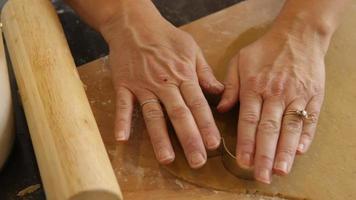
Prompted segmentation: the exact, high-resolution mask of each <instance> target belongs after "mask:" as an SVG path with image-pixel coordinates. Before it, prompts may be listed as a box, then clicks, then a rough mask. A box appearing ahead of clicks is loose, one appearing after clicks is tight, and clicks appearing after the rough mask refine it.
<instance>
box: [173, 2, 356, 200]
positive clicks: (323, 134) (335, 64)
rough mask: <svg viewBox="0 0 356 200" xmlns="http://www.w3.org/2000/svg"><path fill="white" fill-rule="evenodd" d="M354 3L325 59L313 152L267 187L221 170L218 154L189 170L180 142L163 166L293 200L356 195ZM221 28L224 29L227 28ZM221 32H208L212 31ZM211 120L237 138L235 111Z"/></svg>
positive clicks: (244, 39)
mask: <svg viewBox="0 0 356 200" xmlns="http://www.w3.org/2000/svg"><path fill="white" fill-rule="evenodd" d="M355 6H356V4H355V3H354V4H353V6H352V7H351V8H350V10H349V11H348V12H347V14H346V17H345V18H344V20H343V22H342V24H341V27H340V28H339V30H338V31H337V33H336V34H335V36H334V38H333V41H332V43H331V46H330V49H329V51H328V54H327V57H326V71H327V72H326V73H327V83H326V97H325V102H324V107H323V110H322V113H321V117H320V121H319V126H318V131H317V136H316V138H315V140H314V142H313V145H312V147H311V150H310V151H309V152H308V153H307V154H306V155H304V156H300V157H298V158H297V159H296V163H295V164H294V167H293V170H292V173H291V174H290V175H289V176H287V177H277V176H275V177H274V178H273V183H272V185H270V186H267V185H263V184H258V183H256V182H254V181H246V180H242V179H238V178H236V177H235V176H233V175H232V174H231V173H229V172H228V171H227V170H226V169H225V168H224V166H223V164H222V162H221V157H220V156H212V157H210V158H209V159H208V162H207V164H206V166H205V167H203V168H202V169H199V170H192V169H190V168H189V166H188V164H187V162H186V161H185V158H184V154H183V152H182V150H181V148H180V147H179V145H177V148H176V152H179V153H177V158H176V161H175V163H174V164H173V165H171V166H169V167H167V169H168V170H169V171H170V172H171V173H173V174H175V175H176V176H178V177H181V178H182V179H184V180H187V181H189V182H193V183H195V184H198V185H202V186H205V187H210V188H214V189H220V190H228V191H237V192H251V193H255V192H259V193H263V194H268V195H278V194H282V196H284V197H286V198H297V199H320V200H324V199H340V200H341V199H356V190H355V188H356V182H355V180H356V135H355V131H356V123H355V121H356V106H355V102H356V90H355V85H356V57H355V52H356V35H355V33H356V24H355V19H356V7H355ZM209 23H210V22H207V24H209ZM222 26H223V25H222ZM267 27H268V26H267V25H263V24H262V26H256V27H254V28H251V29H248V30H247V31H246V32H244V33H242V34H240V35H239V37H237V40H235V41H233V42H231V43H230V45H229V46H228V48H227V50H226V51H225V52H224V53H222V54H221V55H219V56H217V55H214V56H213V57H220V60H221V61H222V62H217V63H216V65H213V67H214V66H215V67H216V68H214V69H215V71H223V70H221V69H222V68H224V67H225V66H226V63H227V60H226V59H229V58H230V55H231V54H232V53H231V52H233V54H234V53H236V52H238V50H239V49H240V48H241V47H243V46H245V45H246V44H248V43H250V42H251V41H253V40H256V39H257V38H258V37H259V36H260V35H262V34H263V33H264V32H265V31H266V29H267ZM219 31H225V32H228V31H229V27H227V30H219ZM219 31H213V32H212V33H211V34H212V35H215V34H216V32H219ZM230 33H231V32H230ZM215 37H218V36H217V35H216V36H215ZM212 38H214V36H212ZM207 57H208V59H209V56H207ZM215 59H216V58H215ZM218 60H219V59H218ZM221 64H223V65H221ZM311 67H312V66H311ZM215 119H216V121H217V124H218V126H219V129H220V131H221V132H222V134H223V136H224V137H225V138H226V137H228V138H230V139H232V140H235V141H236V137H235V135H236V131H235V130H236V129H235V128H236V124H234V125H232V123H233V122H231V119H234V120H236V114H235V113H234V112H232V113H229V114H227V115H225V116H218V115H215ZM232 127H234V128H232Z"/></svg>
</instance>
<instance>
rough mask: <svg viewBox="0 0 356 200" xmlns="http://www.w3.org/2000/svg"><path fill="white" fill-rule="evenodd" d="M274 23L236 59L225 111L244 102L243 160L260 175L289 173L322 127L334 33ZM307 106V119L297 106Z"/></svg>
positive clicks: (221, 106)
mask: <svg viewBox="0 0 356 200" xmlns="http://www.w3.org/2000/svg"><path fill="white" fill-rule="evenodd" d="M291 27H293V25H290V24H288V25H286V26H274V27H272V29H271V30H270V31H269V32H268V33H267V34H266V35H264V36H263V37H261V38H260V39H259V40H257V41H256V42H254V43H252V44H251V45H249V46H247V47H245V48H243V49H242V50H240V52H239V53H238V55H236V56H235V57H234V58H233V59H232V61H231V64H230V68H229V72H228V75H227V80H226V84H225V92H224V94H223V98H222V100H221V102H220V104H219V106H218V110H219V111H221V112H224V111H227V110H229V109H230V108H231V107H232V106H233V105H234V104H235V103H236V102H237V101H239V103H240V111H239V119H238V130H237V132H238V141H237V149H236V154H237V158H238V159H237V162H238V164H239V165H240V166H242V167H245V168H249V167H252V166H254V172H255V178H256V179H257V180H259V181H261V182H264V183H270V182H271V175H272V172H274V173H276V174H279V175H286V174H288V173H289V172H290V171H291V168H292V165H293V161H294V158H295V155H296V152H298V153H305V152H306V151H307V150H308V148H309V146H310V144H311V142H312V140H313V138H314V134H315V131H316V125H317V118H318V116H319V112H320V109H321V106H322V102H323V98H324V83H325V69H324V68H325V67H324V56H325V53H326V49H327V46H328V41H329V36H325V35H323V33H320V32H318V31H316V30H314V28H313V27H298V29H293V30H291ZM299 110H306V111H307V112H308V113H309V119H305V120H303V119H302V117H301V116H298V115H297V114H293V113H295V111H299Z"/></svg>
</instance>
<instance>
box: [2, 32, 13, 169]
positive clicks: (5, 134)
mask: <svg viewBox="0 0 356 200" xmlns="http://www.w3.org/2000/svg"><path fill="white" fill-rule="evenodd" d="M0 34H1V32H0ZM0 42H1V43H2V39H1V40H0ZM13 141H14V119H13V109H12V99H11V90H10V83H9V76H8V70H7V65H6V58H5V54H4V52H3V48H2V44H0V169H1V168H2V167H3V165H4V163H5V161H6V159H7V157H8V156H9V154H10V151H11V147H12V144H13Z"/></svg>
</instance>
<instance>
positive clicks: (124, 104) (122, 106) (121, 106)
mask: <svg viewBox="0 0 356 200" xmlns="http://www.w3.org/2000/svg"><path fill="white" fill-rule="evenodd" d="M130 107H131V105H130V103H129V102H128V101H126V100H124V99H121V98H119V99H118V100H117V109H118V110H129V109H130Z"/></svg>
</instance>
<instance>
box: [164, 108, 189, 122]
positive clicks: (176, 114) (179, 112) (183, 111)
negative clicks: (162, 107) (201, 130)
mask: <svg viewBox="0 0 356 200" xmlns="http://www.w3.org/2000/svg"><path fill="white" fill-rule="evenodd" d="M189 113H190V111H189V109H188V108H187V107H185V106H181V105H178V106H174V107H173V108H171V109H170V112H169V115H170V117H171V119H173V120H174V119H182V118H186V117H187V116H188V115H189Z"/></svg>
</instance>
